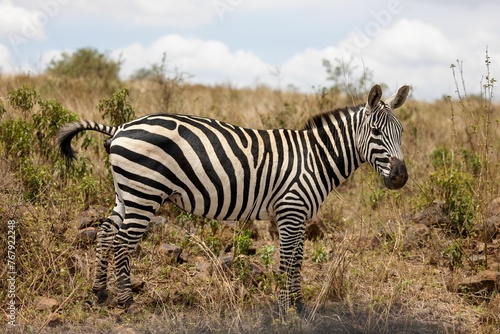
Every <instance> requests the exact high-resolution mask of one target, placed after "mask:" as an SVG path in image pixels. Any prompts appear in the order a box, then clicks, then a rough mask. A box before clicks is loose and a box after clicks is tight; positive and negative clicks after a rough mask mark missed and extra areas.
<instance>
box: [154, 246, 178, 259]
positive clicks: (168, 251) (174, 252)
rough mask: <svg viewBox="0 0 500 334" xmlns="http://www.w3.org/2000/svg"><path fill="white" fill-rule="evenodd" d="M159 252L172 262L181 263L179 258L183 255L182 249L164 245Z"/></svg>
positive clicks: (159, 248)
mask: <svg viewBox="0 0 500 334" xmlns="http://www.w3.org/2000/svg"><path fill="white" fill-rule="evenodd" d="M158 251H159V252H160V253H162V254H164V255H165V256H166V257H167V258H169V260H170V261H171V262H179V256H180V255H181V253H182V247H179V246H176V245H169V244H162V245H160V247H158Z"/></svg>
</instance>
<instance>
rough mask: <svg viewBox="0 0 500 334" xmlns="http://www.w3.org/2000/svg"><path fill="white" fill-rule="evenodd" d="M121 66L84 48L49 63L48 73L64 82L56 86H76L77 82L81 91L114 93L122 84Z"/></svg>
mask: <svg viewBox="0 0 500 334" xmlns="http://www.w3.org/2000/svg"><path fill="white" fill-rule="evenodd" d="M121 64H122V61H121V60H118V61H116V60H113V59H110V57H109V56H108V55H106V54H103V53H100V52H99V51H97V50H96V49H91V48H82V49H78V50H76V51H75V52H74V53H71V54H70V53H67V52H63V53H62V54H61V59H59V60H55V59H53V60H52V61H51V62H50V63H49V65H48V66H47V68H46V73H47V74H49V75H51V76H53V77H55V78H58V79H62V80H63V81H62V82H56V86H65V87H66V86H74V84H75V82H73V81H75V80H77V81H76V85H77V86H78V87H79V89H80V90H81V89H85V90H88V91H105V92H112V91H114V90H115V89H116V86H117V83H119V82H120V80H119V73H120V68H121ZM81 81H83V82H81ZM72 83H73V84H72Z"/></svg>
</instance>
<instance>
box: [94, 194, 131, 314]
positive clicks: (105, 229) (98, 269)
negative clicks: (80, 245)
mask: <svg viewBox="0 0 500 334" xmlns="http://www.w3.org/2000/svg"><path fill="white" fill-rule="evenodd" d="M124 214H125V213H124V207H123V204H122V203H121V202H120V201H119V200H118V197H117V199H116V206H115V208H114V209H113V211H112V212H111V214H110V215H109V217H108V218H106V219H105V220H104V222H103V223H102V224H101V226H100V227H99V230H98V232H97V248H96V260H95V277H94V284H93V286H92V291H93V292H94V293H95V294H96V295H97V303H98V304H102V303H104V302H105V301H106V300H107V298H108V291H107V281H108V264H109V260H110V256H111V252H110V251H111V246H112V245H113V240H114V238H115V235H116V233H117V232H118V229H119V228H120V226H121V224H122V222H123V216H124Z"/></svg>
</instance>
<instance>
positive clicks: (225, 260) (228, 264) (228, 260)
mask: <svg viewBox="0 0 500 334" xmlns="http://www.w3.org/2000/svg"><path fill="white" fill-rule="evenodd" d="M219 262H220V265H221V266H222V268H223V269H225V270H231V269H232V268H233V254H225V255H222V256H220V257H219Z"/></svg>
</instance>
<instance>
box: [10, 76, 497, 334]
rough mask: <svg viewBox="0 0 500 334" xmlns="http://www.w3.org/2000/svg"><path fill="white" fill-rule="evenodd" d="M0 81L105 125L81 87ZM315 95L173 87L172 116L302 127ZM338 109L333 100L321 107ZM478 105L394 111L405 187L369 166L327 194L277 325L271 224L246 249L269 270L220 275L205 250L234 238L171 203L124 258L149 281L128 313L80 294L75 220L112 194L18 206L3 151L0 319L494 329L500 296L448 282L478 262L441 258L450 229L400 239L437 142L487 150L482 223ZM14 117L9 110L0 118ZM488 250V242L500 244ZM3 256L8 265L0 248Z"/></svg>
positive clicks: (139, 104)
mask: <svg viewBox="0 0 500 334" xmlns="http://www.w3.org/2000/svg"><path fill="white" fill-rule="evenodd" d="M0 83H1V84H0V99H2V102H3V105H4V106H5V107H6V109H7V110H9V105H8V102H7V100H6V96H7V94H8V92H9V91H11V90H13V89H16V88H18V87H20V86H22V85H29V86H34V87H35V88H36V89H37V91H38V92H39V93H40V94H41V95H42V96H43V97H44V98H45V99H57V100H58V101H60V102H61V104H62V105H63V106H65V107H66V108H68V109H69V110H72V111H74V112H76V113H77V114H79V115H80V116H81V117H82V118H89V119H93V120H96V121H100V120H102V116H101V115H100V114H99V113H98V112H97V110H96V108H95V107H96V105H97V104H98V102H99V100H100V99H102V98H104V97H109V95H110V94H108V93H106V92H101V91H96V90H92V88H91V87H88V86H86V85H85V83H82V82H74V81H66V82H64V83H60V82H57V81H55V80H54V79H50V78H47V77H44V76H40V77H20V76H16V77H3V78H1V79H0ZM123 86H125V87H128V88H129V90H130V93H131V95H130V96H131V101H132V104H133V105H134V106H136V109H137V110H136V113H137V115H138V116H140V115H144V114H148V113H154V112H159V111H162V103H161V101H162V98H161V94H162V90H161V87H158V85H156V84H153V83H150V82H138V81H135V82H125V83H123ZM389 93H390V92H385V95H386V96H388V95H389ZM319 103H320V101H318V97H317V96H315V95H314V94H311V95H305V94H300V93H296V92H281V91H275V90H271V89H268V88H265V87H259V88H256V89H244V90H237V89H235V88H233V87H230V86H218V87H205V86H190V85H183V86H182V87H180V89H179V90H178V91H177V94H176V95H175V96H173V100H172V101H171V104H170V105H169V111H173V112H180V113H187V114H196V115H203V116H208V117H214V118H218V119H221V120H225V121H228V122H232V123H235V124H238V125H243V126H247V127H255V128H272V127H289V128H298V127H300V126H301V125H302V124H304V122H305V121H306V120H307V119H308V118H309V117H310V116H311V115H313V114H315V113H317V112H319V111H321V110H318V104H319ZM348 103H349V102H347V99H346V98H344V97H340V96H339V97H337V100H336V101H335V102H333V103H331V104H332V105H336V106H343V105H346V104H348ZM483 107H484V105H483V102H482V100H481V99H470V100H468V101H467V105H464V104H463V103H462V104H461V103H459V102H457V101H436V102H434V103H423V102H418V101H409V102H408V103H407V104H406V105H405V106H404V107H403V108H402V109H401V110H399V117H400V119H401V120H402V123H403V125H404V127H405V133H404V139H403V141H404V147H403V149H404V152H405V155H406V161H407V165H408V168H409V172H410V175H411V179H410V181H409V182H408V184H407V186H406V187H405V188H403V189H402V190H401V191H398V192H390V191H387V190H385V189H384V188H383V187H382V186H381V183H380V181H379V180H378V178H377V176H376V175H375V173H374V172H373V171H372V170H371V168H369V167H368V166H365V167H363V168H361V170H360V171H358V172H356V173H355V175H353V176H352V178H351V179H349V180H348V181H346V182H345V183H344V184H343V185H342V186H341V187H340V188H339V189H337V191H336V192H334V193H333V194H331V195H330V197H329V198H328V200H327V201H326V203H325V204H324V206H323V208H322V213H323V216H324V218H325V219H324V223H325V225H326V230H327V233H326V235H325V237H324V238H323V239H322V240H317V241H306V245H305V260H304V267H303V271H302V273H303V284H302V290H303V293H304V297H305V300H306V303H307V306H308V308H309V314H308V315H307V316H306V317H305V318H299V317H297V316H295V315H293V314H290V317H289V318H290V319H289V322H288V324H286V325H283V324H280V323H279V322H277V321H276V320H275V317H274V311H275V305H276V300H277V285H278V280H279V277H278V276H277V275H276V271H277V264H278V263H279V261H278V254H277V249H278V243H277V241H276V240H273V239H272V238H271V236H270V235H269V233H268V232H267V227H266V226H267V225H266V224H264V223H260V222H259V223H258V224H257V225H258V226H259V227H260V228H259V235H260V236H259V238H258V239H257V240H253V241H252V243H253V245H254V246H255V247H256V248H257V249H258V250H259V249H265V248H266V247H270V246H274V247H275V249H276V251H275V252H274V253H273V254H272V257H271V259H270V265H269V266H268V267H266V266H265V263H264V260H263V258H262V257H261V256H260V253H257V254H256V255H242V257H241V261H242V263H243V264H244V265H246V266H247V267H244V268H252V267H251V266H252V265H253V266H255V267H258V268H260V269H261V270H262V275H261V278H260V279H259V281H257V282H255V281H252V280H251V279H248V275H247V276H245V274H241V272H236V273H235V272H234V271H231V270H227V268H225V267H224V265H222V264H221V262H220V260H219V258H218V254H214V252H213V247H212V246H213V243H212V242H214V240H215V241H217V242H219V243H220V245H221V247H222V248H227V246H228V245H231V244H232V243H233V240H234V236H235V234H237V233H238V232H235V231H234V230H233V229H231V228H230V227H227V226H225V225H224V224H221V223H219V224H218V225H217V229H215V230H212V229H211V228H210V227H209V226H208V225H206V224H205V225H202V224H201V222H202V221H201V220H196V219H193V220H192V222H191V223H189V224H188V225H187V226H186V224H185V222H184V226H181V225H183V224H181V223H180V222H179V219H177V218H178V215H179V212H177V211H176V210H175V209H173V208H171V207H168V206H166V207H164V208H163V210H162V211H163V212H162V214H163V215H164V216H165V217H166V218H167V220H168V222H169V223H168V224H166V225H161V226H156V227H154V228H153V231H152V233H150V234H148V236H147V237H146V238H145V240H144V241H143V242H142V243H141V248H140V251H138V252H137V253H136V254H135V255H134V256H133V258H132V274H133V276H134V277H135V278H137V279H138V280H140V281H143V282H145V286H144V288H143V289H142V290H141V291H140V292H139V293H137V294H136V296H135V299H136V304H137V305H138V307H137V308H136V311H135V312H132V313H126V312H123V310H121V309H119V308H117V307H116V306H115V305H114V304H113V302H111V305H105V306H98V305H96V304H95V297H94V296H93V295H92V293H91V292H90V288H91V284H92V278H93V273H92V271H93V261H94V254H95V253H94V245H93V244H88V243H85V242H82V241H81V240H80V239H79V238H78V229H77V224H76V222H75V217H76V216H77V215H78V214H79V213H80V212H81V211H83V210H84V209H85V208H86V206H88V205H89V204H91V205H93V206H97V205H104V206H109V204H110V201H111V200H112V199H113V196H112V189H111V188H110V189H106V188H104V187H103V186H102V185H106V183H105V182H103V183H102V185H101V186H102V188H100V190H101V192H102V193H101V196H100V198H95V199H93V200H92V202H90V203H85V202H83V201H82V200H81V199H80V198H79V197H78V196H70V195H69V194H67V193H64V191H61V193H60V194H59V195H58V194H57V193H56V194H52V195H51V196H49V198H50V200H49V201H46V202H43V203H40V202H31V203H30V202H27V201H25V200H24V197H23V186H22V182H20V179H19V172H18V171H17V170H16V169H15V164H13V163H12V162H11V161H9V160H8V159H6V158H4V155H3V153H2V158H1V160H0V172H1V174H2V175H4V177H3V178H1V179H0V189H1V190H0V223H1V225H0V233H1V236H0V240H1V242H2V244H4V243H5V244H6V235H7V231H6V223H7V221H8V220H10V219H15V220H16V221H17V222H18V227H17V244H16V252H17V253H16V265H17V276H16V301H17V306H18V309H17V319H16V320H17V322H18V326H17V327H15V328H14V327H10V326H8V325H7V324H6V322H3V321H2V324H1V326H3V327H2V328H4V329H6V330H7V331H8V332H12V333H32V332H42V333H84V332H85V333H106V332H111V333H121V332H124V333H126V332H127V333H128V332H129V333H134V332H141V333H142V332H144V333H172V332H176V333H255V332H259V333H396V332H398V333H399V332H401V333H495V332H498V331H499V330H500V322H499V319H498V313H499V312H500V298H499V296H498V294H493V295H492V296H490V297H489V298H487V299H486V300H484V301H481V302H477V301H471V300H470V299H469V298H466V297H464V296H461V295H459V294H457V293H456V292H453V291H450V289H449V287H452V286H454V284H456V282H457V281H459V280H460V279H461V278H462V277H465V276H467V275H471V274H472V273H475V272H477V270H478V268H476V267H474V266H471V265H469V264H468V263H465V264H464V266H463V267H461V268H454V269H453V270H452V269H450V266H449V263H448V260H447V259H446V258H445V257H444V256H443V252H444V250H445V249H446V248H447V247H448V246H449V245H450V244H451V243H453V242H454V238H453V237H450V236H449V234H446V233H444V232H443V231H442V230H441V229H431V233H430V236H429V237H428V239H427V240H426V242H425V244H424V245H423V246H422V247H416V248H412V249H405V247H404V243H405V236H406V232H407V228H408V226H409V223H408V220H409V219H408V217H409V216H411V215H412V214H414V213H415V212H417V211H418V210H419V209H420V207H421V205H422V197H423V194H422V192H423V191H426V190H425V187H424V185H425V184H426V182H427V181H428V178H429V175H430V174H431V173H432V172H433V171H434V167H433V164H432V160H431V158H430V156H431V154H432V153H433V152H434V151H435V150H436V148H438V147H446V148H449V149H450V150H453V152H455V153H456V154H457V156H458V155H460V150H461V149H462V148H465V149H468V150H472V151H474V152H479V153H481V152H486V153H483V157H487V159H488V170H487V171H485V172H484V173H483V174H481V175H479V176H478V183H477V184H474V185H473V187H474V191H475V194H476V196H477V198H478V203H479V205H478V207H477V213H478V217H479V218H477V220H476V221H475V222H474V224H476V225H481V224H482V220H481V219H482V216H483V214H484V211H485V209H486V205H487V203H489V201H490V200H491V199H493V198H494V197H497V196H498V195H499V193H500V191H499V188H498V187H499V186H500V182H499V181H500V179H499V175H500V169H499V161H498V159H499V156H498V154H496V153H495V152H496V151H497V150H498V148H499V147H500V139H499V138H500V129H499V128H498V125H497V124H498V120H499V119H500V111H499V109H498V106H492V107H490V108H489V109H488V110H487V111H488V112H489V113H490V114H489V119H490V121H491V126H490V128H489V129H488V133H487V135H486V137H487V138H488V145H487V147H482V146H481V145H482V143H484V142H485V139H484V138H486V137H484V138H483V139H481V138H482V137H481V136H482V134H481V129H482V128H481V125H480V124H482V123H481V122H484V119H483V118H481V117H482V116H480V115H482V114H484V108H483ZM18 116H19V115H17V114H16V113H11V114H5V115H4V116H3V117H4V119H8V118H15V117H18ZM476 116H477V117H476ZM0 120H1V119H0ZM472 123H474V124H476V125H477V129H478V131H477V132H476V133H474V132H473V131H472V132H471V129H472V128H473V126H472V125H473V124H472ZM483 129H484V127H483ZM488 152H489V153H488ZM487 153H488V154H487ZM81 154H85V155H86V156H87V157H89V158H90V160H92V161H94V162H95V165H96V166H95V168H94V172H95V173H96V178H100V179H106V176H105V175H103V174H104V170H105V166H104V163H103V162H102V156H99V154H102V152H97V153H95V152H94V150H90V149H89V150H87V151H86V152H85V153H84V152H81ZM457 159H458V158H457ZM486 172H487V173H486ZM55 177H56V176H54V178H55ZM54 189H56V188H55V187H51V188H48V191H54ZM424 197H425V196H424ZM387 231H390V233H388V232H387ZM164 243H170V244H177V245H180V246H182V247H183V248H184V253H185V255H187V262H185V263H181V264H179V263H172V261H171V259H169V258H167V257H165V256H163V255H162V254H161V252H160V251H159V247H160V245H161V244H164ZM480 244H481V241H479V240H478V239H477V238H475V237H474V236H468V237H467V238H464V239H463V240H462V245H463V249H464V252H465V253H467V254H473V253H474V252H475V251H476V250H477V249H479V248H480ZM492 244H498V239H496V240H495V241H494V242H492ZM2 249H3V248H2ZM268 249H269V248H268ZM495 249H496V250H498V248H495ZM1 253H2V256H3V258H2V259H5V258H6V253H5V252H4V251H2V252H1ZM318 255H322V256H323V257H321V259H322V260H317V259H318ZM497 257H498V254H497V255H496V257H495V255H491V258H490V259H491V261H490V264H489V266H490V268H492V269H495V267H494V266H495V263H497V262H499V259H498V258H497ZM313 259H315V260H314V261H313ZM2 261H3V260H2ZM200 263H208V264H209V265H208V269H207V268H205V269H201V267H199V266H198V265H199V264H200ZM497 264H498V263H497ZM248 266H250V267H248ZM2 268H5V267H2ZM496 269H497V270H498V266H497V267H496ZM0 273H1V275H2V281H1V283H0V301H1V305H2V311H3V312H6V311H5V307H4V305H7V304H6V303H7V294H6V291H7V290H6V289H7V285H6V284H7V283H5V282H6V281H5V279H3V277H7V269H0ZM110 286H111V289H112V290H111V294H112V295H113V294H114V293H115V292H116V291H114V290H113V289H114V284H113V278H112V277H111V282H110ZM40 296H41V297H50V298H53V299H55V300H57V301H58V306H56V307H55V308H54V309H48V310H40V309H37V308H36V297H40ZM6 315H7V314H6Z"/></svg>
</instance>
